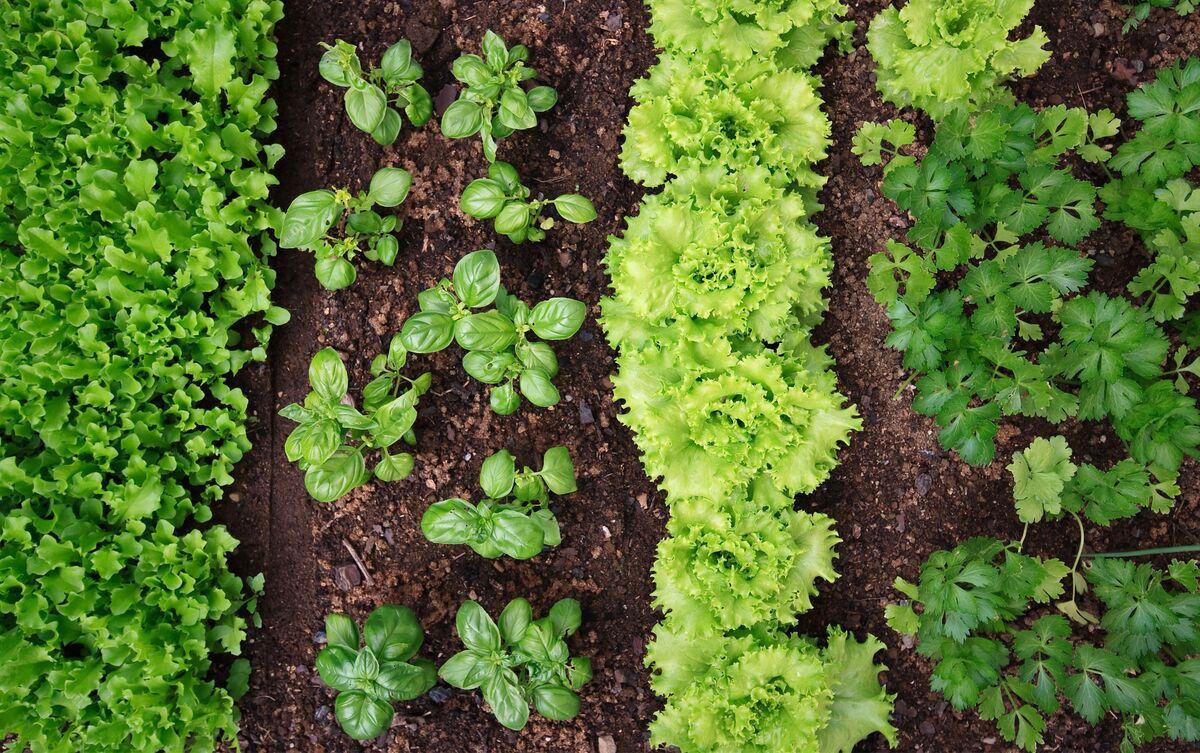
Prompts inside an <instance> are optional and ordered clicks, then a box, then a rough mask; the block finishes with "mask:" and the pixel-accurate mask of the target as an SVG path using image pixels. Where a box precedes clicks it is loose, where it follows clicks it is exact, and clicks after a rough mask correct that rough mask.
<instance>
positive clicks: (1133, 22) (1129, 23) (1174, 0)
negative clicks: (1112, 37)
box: [1121, 0, 1200, 33]
mask: <svg viewBox="0 0 1200 753" xmlns="http://www.w3.org/2000/svg"><path fill="white" fill-rule="evenodd" d="M1197 7H1200V4H1198V3H1197V2H1196V0H1138V2H1133V3H1125V8H1126V10H1128V11H1129V16H1128V17H1127V18H1126V19H1125V25H1124V26H1122V27H1121V31H1122V32H1124V33H1129V32H1130V31H1132V30H1133V29H1136V28H1137V27H1138V26H1140V25H1141V23H1142V21H1145V20H1146V19H1147V18H1149V17H1150V11H1151V10H1153V9H1155V8H1174V9H1175V12H1176V13H1178V14H1179V15H1181V16H1186V15H1187V14H1189V13H1191V12H1193V11H1194V10H1196V8H1197Z"/></svg>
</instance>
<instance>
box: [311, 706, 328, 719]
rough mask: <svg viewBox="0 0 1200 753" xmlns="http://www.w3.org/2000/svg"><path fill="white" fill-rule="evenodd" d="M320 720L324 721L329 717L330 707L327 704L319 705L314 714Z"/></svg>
mask: <svg viewBox="0 0 1200 753" xmlns="http://www.w3.org/2000/svg"><path fill="white" fill-rule="evenodd" d="M313 716H314V717H316V720H317V721H318V722H323V721H325V720H326V719H328V718H329V707H328V706H325V705H321V706H317V713H316V714H314V715H313Z"/></svg>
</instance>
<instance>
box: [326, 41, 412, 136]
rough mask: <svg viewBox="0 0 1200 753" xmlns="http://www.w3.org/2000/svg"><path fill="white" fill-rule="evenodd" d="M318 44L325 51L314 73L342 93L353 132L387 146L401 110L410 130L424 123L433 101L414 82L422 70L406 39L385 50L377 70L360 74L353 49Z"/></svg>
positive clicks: (397, 129)
mask: <svg viewBox="0 0 1200 753" xmlns="http://www.w3.org/2000/svg"><path fill="white" fill-rule="evenodd" d="M321 46H322V47H324V48H325V54H324V55H322V56H321V64H320V69H319V70H320V72H321V78H323V79H325V80H326V81H328V82H329V83H331V84H333V85H334V86H340V87H343V88H345V89H346V114H347V115H349V116H350V122H351V123H353V124H354V126H355V127H356V128H358V130H360V131H365V132H366V133H369V134H371V138H373V139H375V141H376V142H378V143H380V144H382V145H384V146H390V145H391V144H393V143H395V141H396V137H397V136H399V135H400V126H401V125H402V124H403V120H402V118H401V117H400V111H401V110H403V111H404V114H405V115H407V116H408V120H409V122H411V123H412V124H413V126H414V127H416V128H420V127H421V126H423V125H425V124H426V123H427V122H429V117H430V116H431V115H433V100H432V99H430V98H429V92H427V91H425V87H423V86H421V85H420V84H418V83H417V81H419V80H420V79H421V76H422V75H424V71H422V70H421V65H420V64H419V63H418V62H417V61H415V60H413V56H412V45H411V44H409V42H408V40H407V39H401V40H400V41H399V42H397V43H396V44H394V45H392V46H391V47H389V48H388V49H387V51H386V52H384V53H383V58H382V59H381V60H380V61H379V67H378V68H371V69H370V70H368V71H366V72H365V73H364V72H363V67H362V62H361V61H359V59H358V49H357V48H356V47H355V46H354V45H352V44H349V43H347V42H343V41H342V40H340V39H339V40H337V41H336V42H334V43H333V44H332V45H329V44H325V43H324V42H322V43H321Z"/></svg>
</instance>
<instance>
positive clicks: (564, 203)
mask: <svg viewBox="0 0 1200 753" xmlns="http://www.w3.org/2000/svg"><path fill="white" fill-rule="evenodd" d="M554 208H555V209H557V210H558V213H559V214H560V215H562V218H563V219H564V220H566V221H567V222H574V223H576V224H583V223H585V222H591V221H592V220H594V219H596V207H595V206H593V205H592V202H591V200H589V199H588V198H587V197H586V196H580V195H579V194H577V193H568V194H563V195H562V196H559V197H558V198H557V199H555V200H554Z"/></svg>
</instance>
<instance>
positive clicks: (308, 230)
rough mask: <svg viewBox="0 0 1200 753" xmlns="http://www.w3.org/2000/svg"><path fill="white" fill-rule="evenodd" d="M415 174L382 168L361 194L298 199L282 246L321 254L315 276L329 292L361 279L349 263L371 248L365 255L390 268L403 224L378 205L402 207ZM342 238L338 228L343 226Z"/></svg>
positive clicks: (324, 193)
mask: <svg viewBox="0 0 1200 753" xmlns="http://www.w3.org/2000/svg"><path fill="white" fill-rule="evenodd" d="M410 187H412V175H411V174H410V173H409V172H408V171H407V170H404V169H401V168H399V167H384V168H381V169H380V170H379V171H377V172H376V173H375V175H374V176H372V178H371V185H370V187H369V188H368V189H367V190H366V191H364V192H360V193H358V194H357V195H355V194H352V193H350V191H349V190H347V189H344V188H338V189H334V190H330V189H327V188H322V189H320V190H317V191H309V192H308V193H302V194H300V195H299V196H297V197H296V198H295V199H294V200H293V201H292V203H291V204H290V205H289V206H288V209H287V212H286V213H285V214H284V216H283V228H282V229H281V230H280V232H279V245H280V247H281V248H303V249H306V250H309V251H312V252H313V253H314V254H316V256H317V265H316V274H317V280H318V281H320V283H321V286H322V287H324V288H325V289H327V290H341V289H342V288H344V287H347V286H348V285H350V284H351V283H353V282H354V280H355V279H356V278H357V276H358V274H357V272H355V270H354V265H353V264H352V263H351V262H353V260H354V256H355V254H357V253H358V252H359V250H360V249H361V248H362V244H363V243H366V244H367V252H366V257H367V258H368V259H370V260H371V261H378V262H381V263H383V264H385V265H387V266H389V267H390V266H392V264H393V263H394V262H395V261H396V252H397V251H399V249H400V242H399V241H397V240H396V236H394V235H392V233H393V231H397V230H399V229H400V228H401V227H402V225H403V222H402V221H401V220H398V219H397V218H396V217H395V215H388V216H387V217H384V216H382V215H380V214H379V213H378V212H376V211H375V209H374V208H375V206H376V205H378V206H382V207H394V206H398V205H399V204H400V203H401V202H403V201H404V199H405V198H406V197H407V196H408V189H409V188H410ZM343 220H345V224H344V228H343V230H342V237H338V235H337V234H335V232H334V231H335V230H337V229H338V228H339V227H341V226H342V225H343Z"/></svg>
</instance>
